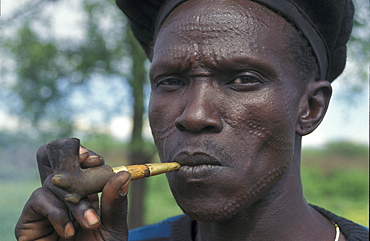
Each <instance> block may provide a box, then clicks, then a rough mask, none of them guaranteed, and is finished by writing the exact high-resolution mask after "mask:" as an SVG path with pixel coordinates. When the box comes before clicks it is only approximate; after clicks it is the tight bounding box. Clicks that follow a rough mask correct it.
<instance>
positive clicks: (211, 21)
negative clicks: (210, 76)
mask: <svg viewBox="0 0 370 241" xmlns="http://www.w3.org/2000/svg"><path fill="white" fill-rule="evenodd" d="M292 29H293V27H292V26H291V25H290V24H289V23H288V22H287V21H285V20H284V19H283V18H282V17H280V16H279V15H277V14H275V13H274V12H272V11H270V10H269V9H267V8H265V7H263V6H261V5H259V4H257V3H255V2H251V1H245V0H227V1H212V0H190V1H187V2H185V3H183V4H181V5H180V6H179V7H177V8H176V9H175V10H174V11H173V12H172V13H171V14H170V16H169V17H168V18H167V19H166V21H165V22H164V24H163V26H162V28H161V29H160V31H159V33H158V36H157V39H156V42H155V45H154V48H153V63H155V62H157V61H162V60H163V59H165V58H166V57H167V58H168V57H170V58H171V59H172V60H173V61H174V60H176V59H178V60H184V59H189V60H190V62H194V61H196V60H197V59H199V58H201V56H213V60H214V61H216V62H217V61H218V60H217V58H220V59H225V58H226V59H228V58H231V57H232V58H239V57H245V56H248V54H249V53H250V52H254V54H256V53H257V52H258V54H259V55H260V56H261V58H263V56H264V55H266V54H268V52H270V54H271V53H276V55H280V56H277V57H282V56H281V55H282V54H284V53H283V52H286V50H287V49H288V47H289V41H288V36H289V34H290V33H291V31H292Z"/></svg>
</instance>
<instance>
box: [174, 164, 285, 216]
mask: <svg viewBox="0 0 370 241" xmlns="http://www.w3.org/2000/svg"><path fill="white" fill-rule="evenodd" d="M288 166H289V165H288V164H287V165H284V166H282V167H277V168H275V169H273V170H271V171H270V172H269V173H268V174H267V175H266V176H265V177H264V178H263V179H261V180H260V181H259V182H257V183H256V184H255V185H254V186H253V187H252V188H251V189H250V191H248V192H245V194H244V195H242V196H239V197H230V198H229V199H226V200H225V202H223V203H220V204H219V205H218V206H217V207H214V206H213V205H212V204H209V203H207V202H201V203H194V202H190V203H189V201H186V200H184V199H179V198H177V197H176V196H177V194H176V193H175V192H174V197H175V199H176V201H177V204H178V205H179V206H180V208H181V209H182V211H183V212H184V213H185V214H186V215H187V216H189V217H190V218H191V219H193V220H196V221H200V222H205V223H210V222H220V221H225V220H227V219H230V218H232V217H233V216H234V215H236V214H238V213H240V212H244V211H243V210H245V212H248V210H249V209H250V208H251V207H252V206H253V205H254V204H256V203H257V202H258V201H259V200H261V199H263V198H264V196H265V195H268V192H269V190H270V189H271V188H272V187H273V186H274V184H275V183H277V182H278V181H279V180H280V179H281V177H282V176H283V175H284V174H285V173H286V171H287V169H288ZM178 200H179V201H178ZM209 202H212V201H209Z"/></svg>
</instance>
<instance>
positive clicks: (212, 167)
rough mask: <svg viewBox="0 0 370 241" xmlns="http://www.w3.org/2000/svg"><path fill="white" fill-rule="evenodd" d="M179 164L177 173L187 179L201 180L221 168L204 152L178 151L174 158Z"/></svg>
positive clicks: (215, 160) (218, 163) (219, 164)
mask: <svg viewBox="0 0 370 241" xmlns="http://www.w3.org/2000/svg"><path fill="white" fill-rule="evenodd" d="M174 161H176V162H178V163H179V164H180V165H181V168H180V169H179V170H178V172H177V175H178V176H179V177H181V178H185V179H186V180H188V181H201V180H204V179H207V178H210V177H211V176H213V175H215V174H216V173H218V172H219V171H221V170H222V168H223V165H222V164H221V163H220V162H219V161H218V160H217V159H216V158H214V157H212V156H210V155H208V154H205V153H193V154H188V153H180V154H179V155H177V156H176V157H175V159H174Z"/></svg>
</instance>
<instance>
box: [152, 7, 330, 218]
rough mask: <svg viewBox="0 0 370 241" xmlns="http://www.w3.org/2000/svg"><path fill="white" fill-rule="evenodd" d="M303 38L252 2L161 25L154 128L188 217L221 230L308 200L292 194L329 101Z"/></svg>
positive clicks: (197, 11)
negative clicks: (252, 211) (285, 203)
mask: <svg viewBox="0 0 370 241" xmlns="http://www.w3.org/2000/svg"><path fill="white" fill-rule="evenodd" d="M301 35H302V34H301V33H300V31H297V29H296V28H295V26H293V25H292V24H291V23H289V22H288V21H287V20H286V19H284V18H283V17H282V16H280V15H279V14H277V13H276V12H275V11H272V10H270V9H268V8H266V7H265V6H263V5H261V4H259V3H255V2H253V1H246V0H233V1H231V0H224V1H212V0H190V1H186V2H184V3H182V4H180V5H178V6H177V7H176V8H173V9H172V11H171V12H170V13H169V14H168V15H166V18H165V20H164V21H163V22H162V23H161V24H160V27H159V29H158V31H157V34H156V38H155V41H154V42H153V44H152V66H151V71H150V78H151V84H152V94H151V100H150V106H149V119H150V124H151V128H152V133H153V136H154V140H155V143H156V146H157V149H158V153H159V155H160V157H161V160H162V161H163V162H170V161H177V162H179V163H180V164H182V165H183V167H182V168H181V169H180V170H179V171H178V172H174V173H169V174H168V175H167V177H168V179H169V183H170V187H171V190H172V192H173V194H174V196H175V198H176V201H177V202H178V204H179V206H180V207H181V208H182V209H183V210H184V212H185V213H186V214H188V215H189V216H190V217H192V218H194V219H197V220H201V221H219V220H223V219H226V218H230V217H231V216H233V215H235V214H237V213H239V212H241V210H243V209H247V208H249V207H251V206H253V205H254V204H255V203H257V202H259V201H260V200H265V201H266V200H267V199H269V201H271V202H273V201H274V199H275V198H276V199H277V198H278V196H279V195H292V196H294V195H301V194H300V193H297V192H295V193H294V192H292V190H295V188H296V187H297V185H300V183H299V164H298V162H299V160H297V159H299V152H300V136H302V135H305V134H308V133H309V132H311V131H312V130H314V129H315V128H316V127H317V126H318V124H319V123H320V121H321V120H322V118H323V116H324V114H325V111H326V108H327V105H328V102H329V99H330V94H331V87H330V83H329V82H328V81H320V80H317V73H318V72H319V70H318V69H320V68H319V67H317V66H320V64H316V59H317V58H315V57H314V55H313V54H312V53H311V51H310V47H309V46H308V45H309V44H307V41H305V40H304V38H303V37H301ZM316 57H317V56H316ZM297 60H298V61H297ZM319 61H320V60H319ZM302 65H304V68H303V67H302ZM306 65H309V67H308V68H307V66H306ZM302 69H304V70H302ZM320 71H322V70H321V69H320ZM320 74H322V73H321V72H320ZM297 177H298V178H297Z"/></svg>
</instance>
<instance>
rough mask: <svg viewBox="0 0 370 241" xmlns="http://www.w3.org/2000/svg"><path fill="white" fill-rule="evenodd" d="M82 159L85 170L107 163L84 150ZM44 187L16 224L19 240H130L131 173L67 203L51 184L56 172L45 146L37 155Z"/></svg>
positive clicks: (27, 205) (34, 194) (28, 204)
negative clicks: (98, 192)
mask: <svg viewBox="0 0 370 241" xmlns="http://www.w3.org/2000/svg"><path fill="white" fill-rule="evenodd" d="M79 160H80V163H81V166H82V167H83V168H86V167H92V166H98V165H102V164H104V160H103V159H102V158H100V157H99V156H97V155H96V154H95V153H93V152H91V151H87V150H86V149H85V148H84V147H81V148H80V155H79ZM37 161H38V167H39V172H40V177H41V181H42V183H43V185H42V187H41V188H39V189H37V190H36V191H34V192H33V193H32V195H31V197H30V198H29V200H28V201H27V203H26V205H25V207H24V209H23V211H22V214H21V216H20V218H19V220H18V223H17V225H16V229H15V234H16V237H17V239H18V240H38V239H43V240H66V239H68V240H89V241H90V240H127V225H126V216H127V197H126V193H127V190H128V186H129V182H130V174H129V173H128V172H119V173H117V174H116V175H114V176H113V177H112V178H111V179H110V181H109V182H108V183H107V184H106V185H105V187H104V189H103V191H102V196H101V200H100V208H99V198H98V195H97V194H94V195H90V196H89V197H87V198H84V199H82V200H81V201H80V202H79V203H78V204H77V205H73V204H70V203H68V202H65V201H64V194H65V193H64V191H62V190H61V189H59V188H57V187H55V186H53V185H52V183H51V178H52V175H51V174H52V170H51V167H50V163H49V160H48V157H47V154H46V148H45V146H42V147H41V148H40V149H39V151H38V153H37Z"/></svg>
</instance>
